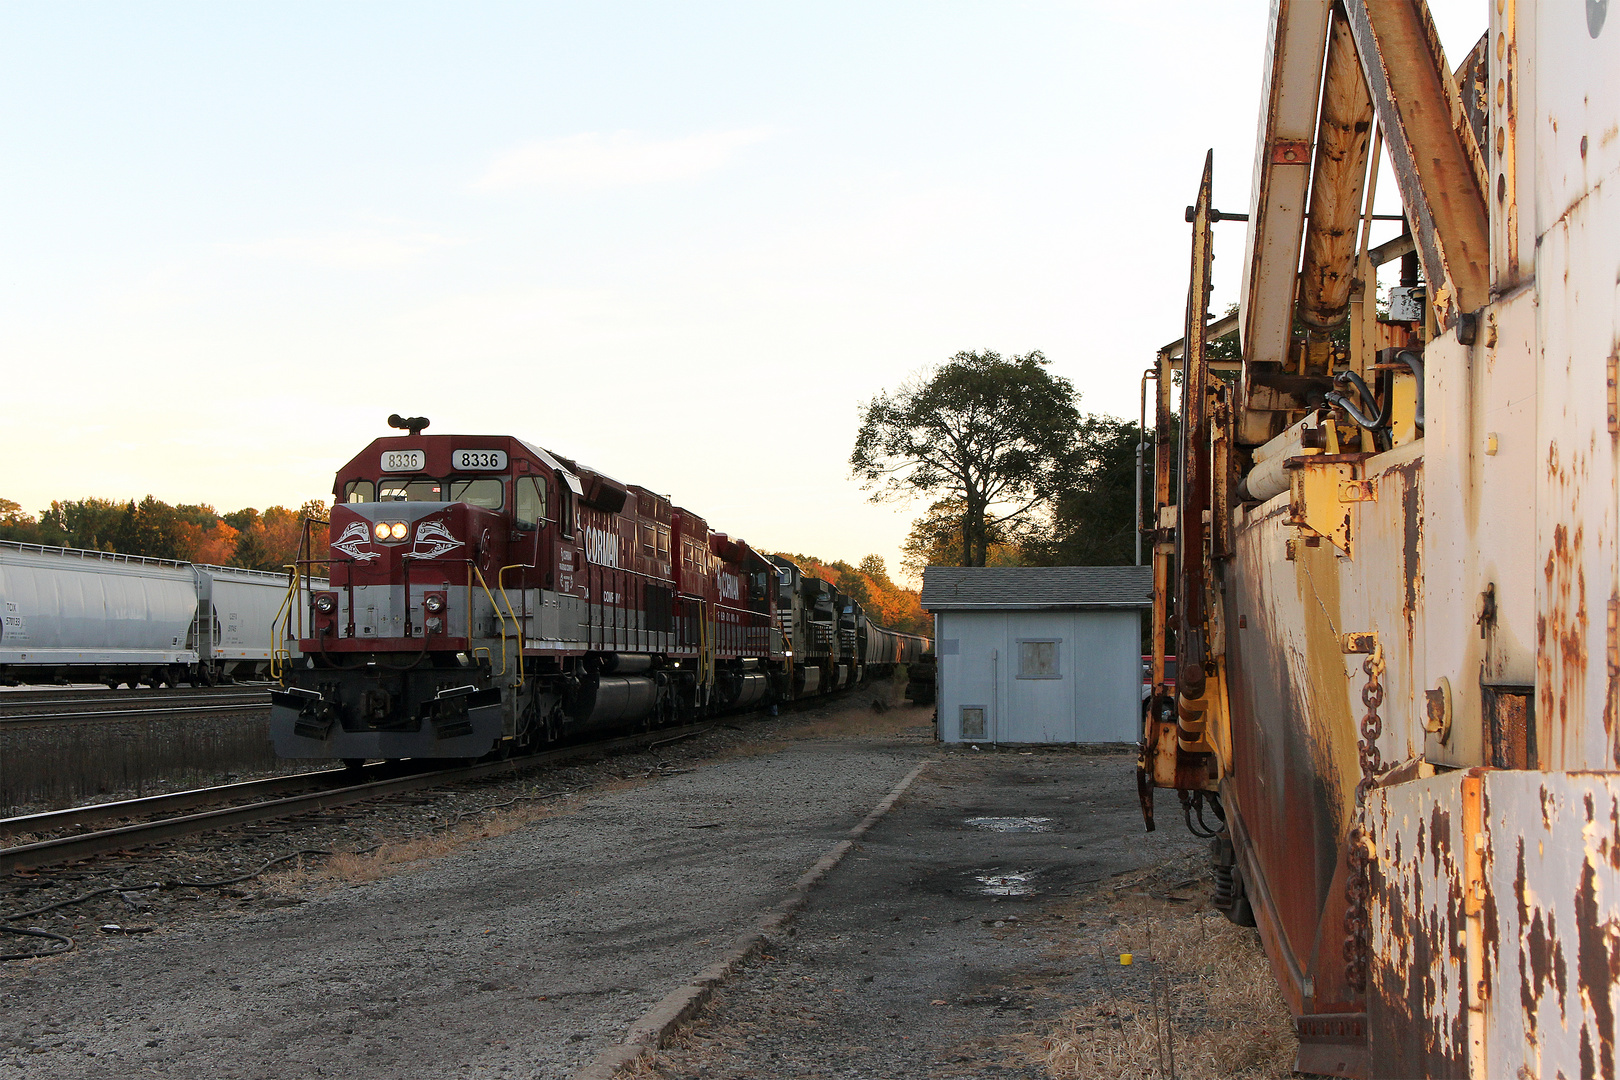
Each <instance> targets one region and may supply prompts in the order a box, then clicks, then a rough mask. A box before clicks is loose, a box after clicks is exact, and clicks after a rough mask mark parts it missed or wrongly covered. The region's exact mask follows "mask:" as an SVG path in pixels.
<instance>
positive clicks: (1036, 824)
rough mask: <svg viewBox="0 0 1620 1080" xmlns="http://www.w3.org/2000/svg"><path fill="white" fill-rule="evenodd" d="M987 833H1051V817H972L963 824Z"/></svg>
mask: <svg viewBox="0 0 1620 1080" xmlns="http://www.w3.org/2000/svg"><path fill="white" fill-rule="evenodd" d="M963 824H964V825H971V826H973V827H974V828H975V829H984V830H985V831H986V832H1051V831H1052V819H1051V818H1049V817H970V818H968V819H967V820H966V821H964V822H963Z"/></svg>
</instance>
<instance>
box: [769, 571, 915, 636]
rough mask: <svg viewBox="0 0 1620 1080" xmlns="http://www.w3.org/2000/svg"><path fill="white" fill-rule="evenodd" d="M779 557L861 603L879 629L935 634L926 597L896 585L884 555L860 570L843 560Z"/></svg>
mask: <svg viewBox="0 0 1620 1080" xmlns="http://www.w3.org/2000/svg"><path fill="white" fill-rule="evenodd" d="M776 554H778V555H780V556H781V557H782V558H784V559H787V560H788V561H789V562H791V563H793V564H794V565H795V566H797V567H798V568H799V569H800V570H803V571H804V572H805V573H807V574H809V575H811V576H812V577H818V578H820V579H821V580H822V581H830V582H832V583H833V584H834V585H836V586H837V587H838V591H839V592H841V593H843V594H844V595H845V596H852V597H854V598H855V599H856V600H858V601H860V605H861V608H862V609H863V610H865V612H866V617H867V618H869V619H871V620H872V621H873V622H875V623H877V624H878V625H879V626H885V627H888V628H889V629H890V630H899V631H901V632H902V633H907V634H925V635H931V634H933V632H934V631H933V625H934V624H933V620H932V619H930V618H929V616H928V614H927V613H926V612H924V611H923V608H922V594H921V593H919V592H917V590H916V589H908V588H905V587H904V586H901V585H896V584H895V583H894V581H893V580H891V579H890V577H889V570H888V567H887V566H886V565H884V562H883V557H882V556H881V555H868V556H867V557H866V558H864V559H862V560H861V562H860V565H859V566H851V565H850V564H849V563H847V562H844V561H843V560H842V559H838V560H834V561H833V562H823V561H822V560H821V559H818V558H816V557H815V556H813V555H795V554H793V553H791V552H787V551H781V552H776Z"/></svg>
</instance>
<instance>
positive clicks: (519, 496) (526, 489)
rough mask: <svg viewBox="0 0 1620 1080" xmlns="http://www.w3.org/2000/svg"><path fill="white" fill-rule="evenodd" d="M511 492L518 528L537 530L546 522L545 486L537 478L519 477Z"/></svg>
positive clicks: (543, 482)
mask: <svg viewBox="0 0 1620 1080" xmlns="http://www.w3.org/2000/svg"><path fill="white" fill-rule="evenodd" d="M515 487H516V489H517V490H516V491H515V492H513V495H514V499H515V503H516V506H515V510H516V514H517V523H518V525H519V526H520V527H527V528H538V527H539V525H540V523H541V522H542V521H544V520H546V484H545V481H544V480H541V479H540V478H539V477H537V476H520V477H518V481H517V484H516V485H515Z"/></svg>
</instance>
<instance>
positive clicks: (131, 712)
mask: <svg viewBox="0 0 1620 1080" xmlns="http://www.w3.org/2000/svg"><path fill="white" fill-rule="evenodd" d="M269 708H270V703H269V702H268V701H244V702H239V703H237V704H235V705H175V706H165V707H160V708H155V709H142V708H133V709H100V710H97V711H96V712H56V713H24V714H22V715H21V716H4V715H0V724H23V723H30V722H36V723H37V722H39V721H42V720H69V721H73V720H131V719H133V720H138V719H140V718H142V717H147V716H173V715H176V714H178V715H182V716H195V715H197V714H198V713H209V712H246V711H248V710H251V709H259V710H268V709H269Z"/></svg>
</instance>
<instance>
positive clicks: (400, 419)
mask: <svg viewBox="0 0 1620 1080" xmlns="http://www.w3.org/2000/svg"><path fill="white" fill-rule="evenodd" d="M388 426H389V427H396V428H401V429H403V430H406V431H409V432H410V433H411V434H412V435H420V434H422V429H423V428H425V427H427V426H428V418H427V417H425V416H401V415H399V413H394V414H393V415H392V416H390V417H389V418H388Z"/></svg>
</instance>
